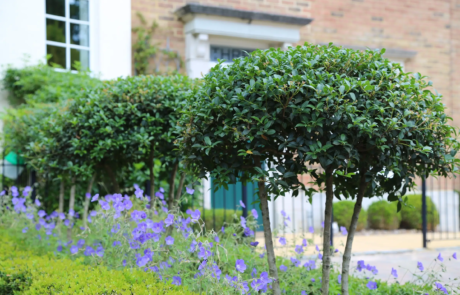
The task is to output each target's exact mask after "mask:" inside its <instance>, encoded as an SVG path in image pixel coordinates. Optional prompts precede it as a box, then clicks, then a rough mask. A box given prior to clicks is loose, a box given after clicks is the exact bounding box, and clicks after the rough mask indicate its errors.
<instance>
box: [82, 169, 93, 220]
mask: <svg viewBox="0 0 460 295" xmlns="http://www.w3.org/2000/svg"><path fill="white" fill-rule="evenodd" d="M94 180H96V172H94V174H93V177H91V179H90V180H89V183H88V189H87V190H86V193H89V195H90V196H89V198H87V197H86V195H85V204H84V206H83V226H84V227H85V228H87V219H88V208H89V202H90V201H91V190H92V189H93V183H94Z"/></svg>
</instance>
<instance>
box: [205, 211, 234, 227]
mask: <svg viewBox="0 0 460 295" xmlns="http://www.w3.org/2000/svg"><path fill="white" fill-rule="evenodd" d="M242 215H243V211H242V210H232V209H206V210H204V211H203V220H204V224H205V227H206V230H211V229H212V230H214V231H219V230H220V229H221V228H222V226H225V225H227V224H232V223H238V222H239V220H240V216H242Z"/></svg>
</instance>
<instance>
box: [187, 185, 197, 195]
mask: <svg viewBox="0 0 460 295" xmlns="http://www.w3.org/2000/svg"><path fill="white" fill-rule="evenodd" d="M185 190H186V191H187V194H189V195H193V193H194V192H195V190H194V189H193V188H189V187H188V186H186V187H185Z"/></svg>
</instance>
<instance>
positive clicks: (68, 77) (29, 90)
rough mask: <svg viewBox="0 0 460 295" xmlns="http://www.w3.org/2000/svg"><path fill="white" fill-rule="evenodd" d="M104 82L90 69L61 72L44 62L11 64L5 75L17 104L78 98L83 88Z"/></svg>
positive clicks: (6, 86)
mask: <svg viewBox="0 0 460 295" xmlns="http://www.w3.org/2000/svg"><path fill="white" fill-rule="evenodd" d="M100 84H101V81H100V80H99V79H96V78H93V77H91V76H90V75H89V73H87V72H78V73H71V72H69V71H65V72H62V71H60V72H57V71H56V69H54V68H52V67H49V66H47V65H44V64H39V65H34V66H27V67H25V68H22V69H16V68H8V69H7V70H6V71H5V76H4V78H3V87H4V88H5V89H6V90H8V91H9V92H10V95H9V96H8V100H9V102H10V104H11V105H13V106H18V105H20V104H23V103H55V102H58V101H65V100H68V99H74V98H75V97H76V96H78V95H79V94H80V93H81V91H82V90H83V89H85V88H93V87H95V86H97V85H100Z"/></svg>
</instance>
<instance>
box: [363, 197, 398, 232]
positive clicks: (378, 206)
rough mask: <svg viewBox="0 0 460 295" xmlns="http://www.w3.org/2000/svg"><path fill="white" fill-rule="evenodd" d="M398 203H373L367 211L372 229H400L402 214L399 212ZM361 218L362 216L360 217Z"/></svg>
mask: <svg viewBox="0 0 460 295" xmlns="http://www.w3.org/2000/svg"><path fill="white" fill-rule="evenodd" d="M396 207H397V203H390V202H388V201H386V200H380V201H377V202H374V203H372V204H371V205H370V206H369V208H368V209H367V216H368V221H369V227H370V228H372V229H386V230H393V229H398V228H399V224H400V222H401V212H397V208H396ZM359 217H360V218H361V215H360V216H359Z"/></svg>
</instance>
